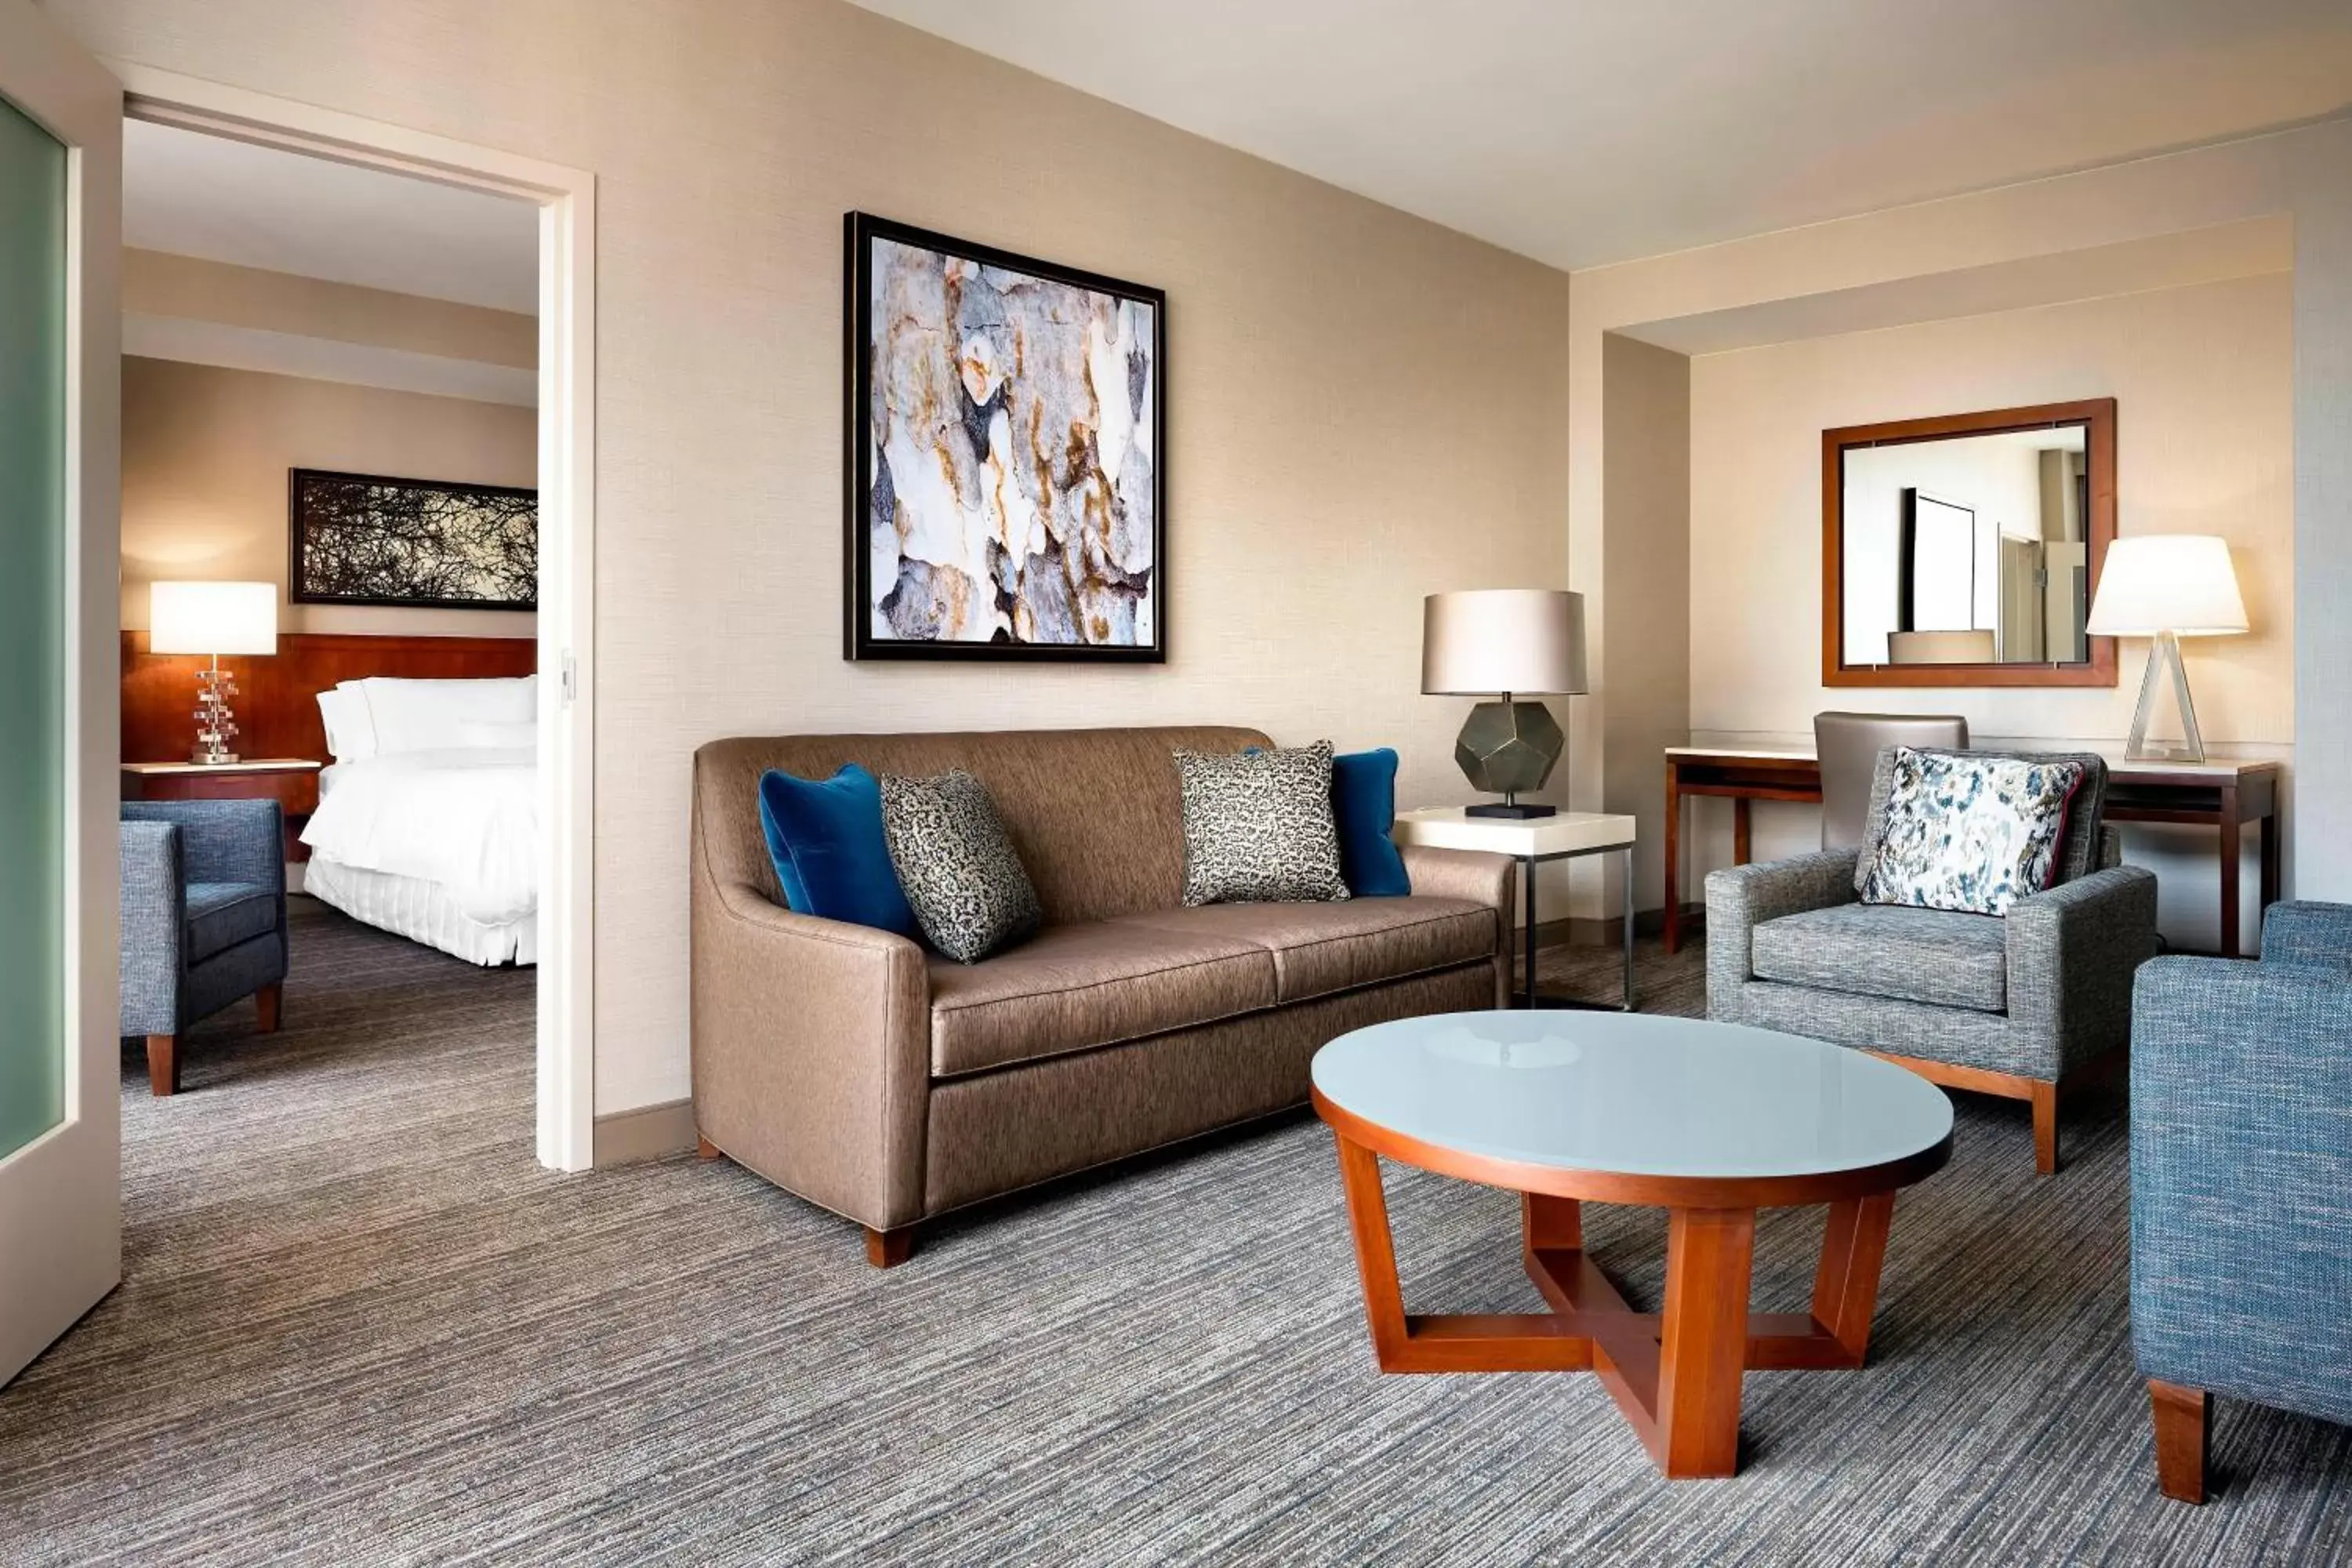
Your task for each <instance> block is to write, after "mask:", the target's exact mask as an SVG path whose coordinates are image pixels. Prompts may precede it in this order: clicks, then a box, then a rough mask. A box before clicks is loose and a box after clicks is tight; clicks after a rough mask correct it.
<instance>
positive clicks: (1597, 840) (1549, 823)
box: [1391, 805, 1633, 1013]
mask: <svg viewBox="0 0 2352 1568" xmlns="http://www.w3.org/2000/svg"><path fill="white" fill-rule="evenodd" d="M1391 837H1394V838H1395V839H1396V841H1397V842H1398V843H1400V844H1423V845H1427V846H1429V847H1432V848H1436V849H1483V850H1486V851H1487V852H1489V853H1490V854H1497V855H1508V856H1509V857H1510V858H1512V859H1514V860H1517V862H1518V863H1519V882H1520V886H1521V888H1522V889H1524V890H1523V892H1522V894H1521V898H1522V900H1524V912H1523V913H1522V914H1521V916H1520V923H1521V924H1522V926H1523V927H1524V928H1525V930H1526V933H1527V935H1526V942H1527V972H1526V975H1525V978H1524V982H1523V984H1522V985H1521V987H1520V991H1521V995H1520V1005H1521V1006H1523V1007H1607V1006H1609V1004H1607V1003H1594V1002H1581V1001H1577V1000H1574V999H1572V998H1569V997H1547V996H1539V995H1538V994H1537V992H1536V868H1537V867H1538V866H1540V865H1542V864H1543V863H1544V862H1545V861H1547V860H1572V859H1575V858H1578V857H1579V856H1583V855H1606V854H1609V853H1610V852H1612V851H1615V852H1617V853H1619V854H1622V856H1623V857H1624V873H1625V1000H1624V1001H1623V1002H1622V1003H1621V1004H1618V1005H1616V1006H1615V1008H1614V1009H1613V1010H1614V1011H1617V1012H1621V1013H1630V1012H1632V1011H1633V818H1632V817H1630V816H1609V815H1606V814H1604V813H1601V812H1597V811H1563V812H1561V813H1559V815H1558V816H1530V817H1524V818H1522V817H1501V816H1470V815H1468V814H1467V813H1466V812H1465V811H1464V810H1463V808H1462V807H1460V806H1458V805H1452V806H1435V807H1432V808H1430V809H1428V810H1425V811H1401V812H1399V813H1397V819H1396V830H1395V832H1394V833H1393V835H1391Z"/></svg>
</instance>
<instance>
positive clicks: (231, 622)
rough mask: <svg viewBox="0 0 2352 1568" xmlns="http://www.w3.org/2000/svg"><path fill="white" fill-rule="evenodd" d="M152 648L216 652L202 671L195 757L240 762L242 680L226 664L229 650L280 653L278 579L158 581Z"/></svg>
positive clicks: (150, 608) (151, 606)
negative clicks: (235, 712) (235, 709)
mask: <svg viewBox="0 0 2352 1568" xmlns="http://www.w3.org/2000/svg"><path fill="white" fill-rule="evenodd" d="M147 613H148V620H147V625H148V633H147V646H148V649H149V651H150V652H153V653H193V654H199V655H210V656H211V658H212V661H213V662H212V668H209V669H200V670H198V671H197V672H196V711H195V720H196V743H195V747H194V751H193V752H191V760H193V761H194V762H197V763H202V764H204V765H205V766H207V767H218V766H220V765H221V764H223V763H233V762H236V760H237V759H236V752H234V751H231V750H230V749H229V742H231V741H232V740H233V739H235V738H236V721H235V720H234V719H233V718H232V717H231V716H230V714H229V707H228V700H229V699H230V698H232V697H234V696H236V680H235V679H233V678H232V677H231V676H230V674H229V672H228V671H226V670H225V669H223V668H221V667H220V661H221V655H223V654H270V653H276V652H277V651H278V584H275V583H156V584H152V585H151V586H150V588H149V590H148V599H147Z"/></svg>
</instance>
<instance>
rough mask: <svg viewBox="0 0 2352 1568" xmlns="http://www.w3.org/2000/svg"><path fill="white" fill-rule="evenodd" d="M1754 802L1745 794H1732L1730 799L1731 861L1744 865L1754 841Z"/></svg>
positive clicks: (1751, 851) (1750, 853)
mask: <svg viewBox="0 0 2352 1568" xmlns="http://www.w3.org/2000/svg"><path fill="white" fill-rule="evenodd" d="M1755 804H1756V803H1755V802H1753V801H1751V800H1749V799H1748V797H1747V796H1746V795H1734V796H1733V797H1732V801H1731V863H1732V864H1733V865H1735V866H1745V865H1747V864H1748V859H1749V858H1750V856H1751V855H1752V853H1753V851H1754V847H1755V843H1756V813H1755V810H1754V806H1755Z"/></svg>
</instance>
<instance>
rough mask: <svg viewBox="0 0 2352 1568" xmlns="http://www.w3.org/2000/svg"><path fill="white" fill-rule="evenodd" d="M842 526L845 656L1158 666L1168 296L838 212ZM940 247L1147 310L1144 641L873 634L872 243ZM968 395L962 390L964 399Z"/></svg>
mask: <svg viewBox="0 0 2352 1568" xmlns="http://www.w3.org/2000/svg"><path fill="white" fill-rule="evenodd" d="M842 232H843V243H844V246H845V251H846V254H845V261H844V266H843V268H842V272H843V294H844V300H843V309H842V323H843V334H842V336H843V353H842V360H843V378H842V379H843V383H844V387H843V393H844V416H843V441H842V463H843V483H842V494H843V530H842V576H843V591H842V657H843V658H845V659H850V660H854V661H861V662H862V661H866V660H877V659H928V660H939V661H950V662H1003V663H1038V664H1054V663H1093V664H1164V663H1166V662H1167V659H1168V641H1169V638H1168V633H1169V604H1170V596H1169V576H1168V471H1167V451H1168V440H1167V435H1168V396H1167V393H1168V296H1167V294H1166V292H1165V291H1164V290H1161V289H1153V288H1149V287H1146V286H1145V285H1143V284H1139V283H1131V282H1129V281H1127V280H1125V279H1118V278H1110V277H1107V276H1105V275H1103V274H1101V273H1098V272H1089V271H1087V270H1085V269H1083V268H1076V267H1066V266H1063V265H1061V264H1059V263H1057V262H1051V261H1043V260H1040V259H1038V258H1035V257H1031V256H1022V255H1018V254H1016V253H1014V252H1013V251H1009V250H1002V249H999V248H997V247H994V246H988V245H980V244H975V243H974V242H972V241H970V240H963V239H957V238H955V237H951V236H949V235H944V234H940V233H937V232H935V231H933V230H930V229H925V228H918V227H915V226H911V225H908V224H902V223H894V222H892V221H890V220H889V219H887V218H880V217H876V216H873V215H871V214H868V213H862V212H850V213H845V214H844V215H843V219H842ZM883 240H887V241H893V242H896V243H898V244H899V245H904V246H909V247H916V248H919V249H926V250H931V251H936V252H939V253H940V254H941V255H944V256H950V257H956V258H962V259H965V260H970V261H975V262H978V263H980V264H981V265H982V266H984V267H991V268H1003V269H1004V270H1007V271H1012V272H1018V273H1024V274H1026V275H1029V276H1031V277H1034V278H1040V279H1047V280H1049V281H1053V282H1056V283H1062V284H1066V285H1068V286H1070V287H1073V288H1077V289H1087V290H1089V291H1092V292H1096V293H1101V294H1107V295H1109V296H1112V297H1113V298H1115V299H1118V300H1133V301H1137V302H1139V303H1142V304H1146V305H1149V306H1150V309H1151V366H1150V376H1151V381H1150V387H1151V443H1152V445H1151V466H1152V472H1151V568H1150V572H1151V583H1150V589H1149V594H1150V605H1151V611H1152V615H1151V641H1150V643H1148V644H1142V643H1135V644H1118V643H1085V642H1059V643H1023V642H1014V641H1011V640H1003V641H990V642H978V641H961V640H952V641H951V640H947V639H944V638H933V639H916V638H901V637H876V636H875V635H874V632H873V627H872V626H871V624H870V623H871V619H872V617H871V616H870V615H869V614H868V605H870V604H871V603H872V602H873V601H872V597H871V590H872V568H873V562H872V556H871V553H870V552H869V549H868V544H869V541H870V533H869V529H870V526H871V521H870V520H871V515H872V510H873V500H874V498H873V478H872V476H873V473H874V467H875V465H874V425H873V419H872V394H873V374H872V372H873V365H872V363H871V354H870V352H869V345H871V343H872V342H873V330H874V322H873V280H874V272H873V262H874V251H875V245H876V242H877V241H883ZM968 401H969V398H968V397H967V402H968Z"/></svg>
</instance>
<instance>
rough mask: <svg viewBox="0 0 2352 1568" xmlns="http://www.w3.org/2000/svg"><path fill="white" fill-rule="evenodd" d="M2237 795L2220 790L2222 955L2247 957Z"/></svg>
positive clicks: (2226, 790) (2233, 791) (2233, 792)
mask: <svg viewBox="0 0 2352 1568" xmlns="http://www.w3.org/2000/svg"><path fill="white" fill-rule="evenodd" d="M2239 854H2240V846H2239V826H2238V792H2237V791H2236V790H2234V789H2229V788H2224V789H2223V790H2222V791H2221V954H2222V956H2223V957H2225V958H2243V957H2244V956H2245V955H2246V933H2245V930H2244V928H2243V927H2242V925H2241V924H2240V921H2239V917H2238V872H2239V864H2238V857H2239Z"/></svg>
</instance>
